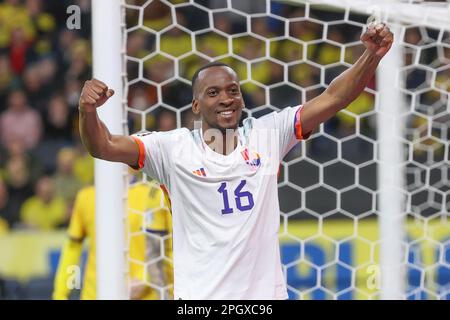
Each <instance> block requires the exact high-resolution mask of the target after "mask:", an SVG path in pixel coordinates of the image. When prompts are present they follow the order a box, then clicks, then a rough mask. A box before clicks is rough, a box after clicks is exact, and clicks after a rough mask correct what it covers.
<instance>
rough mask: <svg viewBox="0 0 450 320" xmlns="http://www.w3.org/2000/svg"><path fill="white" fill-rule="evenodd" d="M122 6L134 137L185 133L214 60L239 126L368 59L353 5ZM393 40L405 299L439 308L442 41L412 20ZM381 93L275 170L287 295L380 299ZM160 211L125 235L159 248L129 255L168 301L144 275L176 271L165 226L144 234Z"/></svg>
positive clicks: (445, 187)
mask: <svg viewBox="0 0 450 320" xmlns="http://www.w3.org/2000/svg"><path fill="white" fill-rule="evenodd" d="M123 7H124V11H125V13H126V18H125V21H126V26H125V28H126V32H125V33H126V39H127V41H126V43H125V47H126V48H125V50H126V53H125V54H126V60H125V61H126V71H127V77H128V80H127V85H126V89H127V91H126V92H127V106H126V110H127V121H128V125H129V131H130V133H134V132H138V131H142V130H150V131H153V130H162V131H164V130H171V129H174V128H176V127H180V126H186V127H188V128H192V127H193V121H194V120H195V117H194V115H193V113H192V112H191V101H192V93H191V87H190V79H191V77H192V75H193V73H194V72H195V70H196V69H197V68H198V67H199V66H201V65H202V64H204V63H206V62H208V61H216V60H218V61H224V62H226V63H229V64H230V65H232V66H233V67H234V68H235V70H236V71H237V73H238V76H239V78H240V80H241V86H242V90H243V94H244V99H245V102H246V109H245V112H244V116H245V117H247V116H254V117H259V116H261V115H263V114H266V113H267V112H271V111H273V110H280V109H282V108H284V107H286V106H294V105H298V104H301V103H304V102H306V101H307V100H310V99H312V98H313V97H315V96H317V95H319V94H320V93H321V92H323V90H324V89H325V88H326V87H327V85H328V84H329V83H330V82H331V80H332V79H334V78H335V77H336V76H338V75H339V74H340V73H341V72H342V71H344V70H345V69H346V68H348V67H349V66H351V64H352V63H354V62H355V61H356V59H357V58H358V57H359V56H360V55H361V54H362V52H363V51H364V46H363V45H362V43H361V42H360V41H359V37H360V35H361V32H362V31H363V30H364V28H365V25H366V22H367V19H368V16H367V15H364V14H359V13H357V12H353V11H351V10H350V9H348V8H340V7H330V6H323V5H316V4H310V3H308V2H305V1H296V2H295V3H294V2H278V1H266V0H259V1H254V0H252V1H240V0H228V1H226V0H209V1H208V0H194V1H176V0H173V1H168V0H167V1H166V0H155V1H152V0H150V1H139V0H134V1H133V0H127V1H124V3H123ZM400 30H401V32H400V34H397V35H396V42H397V43H399V44H401V46H402V49H403V58H404V66H403V67H401V68H399V70H398V76H399V79H404V81H403V82H402V83H404V85H402V87H399V88H398V90H401V92H402V95H403V96H404V99H405V104H406V108H405V112H404V114H403V115H402V120H403V121H402V123H403V124H404V125H405V127H406V134H405V136H404V137H399V138H400V139H401V141H402V144H403V149H404V161H403V162H402V163H401V164H399V170H404V174H405V181H406V184H405V186H404V189H403V193H404V195H405V204H404V210H405V211H404V212H403V215H404V218H405V219H404V221H405V223H404V228H405V231H406V238H405V239H404V240H403V245H404V250H403V251H404V256H403V257H402V258H401V259H402V261H403V263H404V265H405V269H406V277H405V278H406V279H405V288H406V290H405V295H404V297H405V298H408V299H436V298H444V299H447V298H450V266H449V263H450V240H449V239H450V223H449V221H448V212H449V209H450V182H449V179H450V171H449V166H448V164H449V160H450V159H449V143H448V138H449V136H448V135H449V115H450V113H449V109H450V104H449V99H448V97H449V89H450V80H449V79H450V66H449V60H450V34H449V32H448V31H446V30H444V29H439V28H431V27H425V26H423V25H411V24H403V25H401V28H400ZM379 85H380V84H378V83H376V81H375V79H374V80H373V81H371V82H370V83H369V85H368V87H367V88H366V89H365V91H364V92H363V93H362V94H361V95H360V96H359V97H358V98H357V99H356V100H355V101H354V102H353V103H352V104H351V105H350V106H349V107H347V108H346V109H345V110H343V111H341V112H339V113H338V114H337V116H336V117H334V118H333V119H331V120H330V121H328V122H326V123H324V124H322V125H321V126H320V128H318V129H317V130H316V131H315V132H314V133H313V134H312V136H311V137H310V138H309V139H308V140H306V141H302V142H300V143H299V144H298V145H297V146H296V147H294V149H293V150H292V151H291V152H290V153H289V154H288V155H287V156H286V158H285V159H284V161H283V162H282V165H281V170H280V178H279V198H280V209H281V230H280V244H281V254H282V262H283V266H284V270H283V271H284V274H285V276H286V281H287V284H288V291H289V297H290V298H291V299H376V298H379V297H380V287H379V271H378V270H379V269H378V267H377V266H378V263H379V250H380V242H379V227H378V215H379V207H378V196H379V190H380V188H382V187H383V181H380V182H378V181H377V174H378V172H379V169H380V168H379V166H380V163H379V161H378V156H377V118H378V117H377V111H378V109H379V105H378V104H379V102H378V101H379V97H378V93H377V87H379ZM395 107H396V106H392V108H395ZM143 180H144V181H147V184H148V183H149V182H148V180H147V178H145V177H144V179H143ZM150 184H151V183H150ZM152 188H154V185H153V187H152ZM162 206H163V202H160V205H158V206H155V205H154V206H153V208H150V210H148V211H146V212H140V213H135V215H136V216H138V217H140V218H139V219H138V220H140V221H141V222H140V223H141V227H140V228H138V229H137V231H136V230H134V232H131V233H130V239H131V238H132V237H133V236H134V237H141V238H143V237H144V234H146V237H148V238H149V237H150V238H152V239H157V241H160V240H161V241H160V242H159V246H158V250H156V251H153V252H151V253H150V255H151V257H148V256H147V258H143V257H141V258H136V257H134V258H133V257H130V261H131V265H132V267H131V268H133V265H134V267H135V268H137V269H140V271H139V272H140V274H141V276H139V277H138V278H139V281H140V282H143V283H146V284H148V285H149V286H150V287H151V288H152V289H153V290H155V291H157V292H158V293H160V295H159V298H161V297H167V294H164V296H162V292H163V291H167V290H168V289H169V288H170V287H171V284H170V273H169V276H166V277H157V276H155V277H153V276H152V275H151V274H150V275H149V273H151V271H148V270H147V269H148V268H147V267H148V266H149V265H156V264H158V263H165V264H166V267H167V266H169V268H170V263H167V261H169V260H170V252H168V248H169V247H170V243H169V241H170V226H169V225H167V226H164V225H163V226H161V230H162V229H164V228H165V227H166V228H167V230H168V235H165V236H163V237H162V238H161V237H159V236H158V233H148V232H146V231H145V228H150V229H151V226H150V227H149V225H151V223H152V222H151V221H150V220H151V219H153V215H152V214H151V212H152V211H154V210H156V209H157V208H161V207H162ZM145 216H147V217H148V219H147V220H145V219H143V217H145ZM142 221H145V222H142ZM168 224H169V223H168ZM141 240H142V239H141ZM145 259H147V261H145ZM162 278H165V280H164V281H163V282H161V281H162V280H161V279H162ZM154 279H157V280H154ZM139 281H138V282H139ZM169 291H170V290H169Z"/></svg>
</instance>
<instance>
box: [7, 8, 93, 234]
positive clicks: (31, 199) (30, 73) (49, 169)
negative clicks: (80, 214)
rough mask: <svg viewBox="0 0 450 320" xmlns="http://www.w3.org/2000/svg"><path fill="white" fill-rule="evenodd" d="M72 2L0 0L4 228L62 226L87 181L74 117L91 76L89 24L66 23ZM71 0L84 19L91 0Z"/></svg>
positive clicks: (89, 174)
mask: <svg viewBox="0 0 450 320" xmlns="http://www.w3.org/2000/svg"><path fill="white" fill-rule="evenodd" d="M71 2H72V1H51V3H50V2H48V1H42V0H27V1H21V0H5V1H2V2H1V3H0V66H1V67H0V225H2V226H3V229H6V228H9V229H14V228H35V229H41V230H50V229H53V228H58V227H63V226H65V225H66V224H67V222H68V219H69V214H70V209H71V205H72V203H73V200H74V197H75V194H76V192H77V191H78V189H79V188H80V187H81V186H83V185H86V184H90V183H92V181H93V160H92V158H90V156H88V155H87V154H86V152H85V150H84V148H83V147H82V145H81V144H80V139H79V134H78V125H77V105H78V97H79V93H80V90H81V87H82V84H83V82H84V81H85V80H87V79H89V78H90V76H91V55H90V50H91V44H90V41H89V37H90V29H89V27H90V24H89V23H85V26H84V27H83V28H82V29H80V30H69V29H67V27H66V19H67V14H66V9H67V7H68V6H69V5H70V4H72V3H71ZM78 5H79V6H80V8H81V13H82V14H81V19H82V20H85V19H87V17H89V14H90V12H89V10H90V1H79V2H78ZM0 229H2V228H1V227H0Z"/></svg>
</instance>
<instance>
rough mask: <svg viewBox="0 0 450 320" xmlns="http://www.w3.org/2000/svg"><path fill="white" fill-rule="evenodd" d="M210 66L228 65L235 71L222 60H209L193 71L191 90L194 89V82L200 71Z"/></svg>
mask: <svg viewBox="0 0 450 320" xmlns="http://www.w3.org/2000/svg"><path fill="white" fill-rule="evenodd" d="M212 67H228V68H230V69H231V70H233V71H234V72H236V71H235V70H234V69H233V68H232V67H231V66H229V65H228V64H226V63H224V62H220V61H213V62H209V63H207V64H205V65H203V66H201V67H200V68H198V69H197V71H195V73H194V75H193V77H192V82H191V86H192V91H193V92H194V91H195V89H194V88H195V83H196V82H197V79H198V75H199V73H200V72H201V71H203V70H205V69H208V68H212Z"/></svg>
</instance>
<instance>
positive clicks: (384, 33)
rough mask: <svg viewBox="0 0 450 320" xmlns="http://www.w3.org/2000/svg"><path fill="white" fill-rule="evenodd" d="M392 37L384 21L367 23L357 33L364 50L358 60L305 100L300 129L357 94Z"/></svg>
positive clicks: (311, 126)
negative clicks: (313, 95) (316, 94)
mask: <svg viewBox="0 0 450 320" xmlns="http://www.w3.org/2000/svg"><path fill="white" fill-rule="evenodd" d="M393 39H394V37H393V34H392V32H391V31H390V30H389V28H388V27H387V26H386V25H385V24H383V23H379V24H370V25H369V26H368V28H367V31H366V32H365V33H364V34H363V35H362V36H361V41H362V42H363V43H364V45H365V46H366V50H365V51H364V53H363V54H362V56H361V57H360V58H359V59H358V61H356V63H355V64H354V65H353V66H352V67H351V68H349V69H347V70H346V71H344V72H343V73H342V74H341V75H339V76H338V77H336V78H335V79H334V80H333V81H332V82H331V83H330V85H329V86H328V88H327V89H326V90H325V91H324V92H323V93H322V94H321V95H319V96H317V97H316V98H314V99H312V100H310V101H308V102H306V103H305V105H304V108H303V111H302V117H301V123H302V131H303V132H310V131H312V130H314V129H315V128H316V127H317V126H318V125H319V124H320V123H322V122H325V121H327V120H328V119H330V118H331V117H333V116H334V115H335V114H336V113H337V112H339V111H340V110H341V109H344V108H345V107H347V106H348V105H349V104H350V103H351V102H352V101H353V100H355V99H356V98H357V97H358V96H359V94H360V93H361V92H362V91H363V90H364V88H365V87H366V85H367V83H368V82H369V81H370V79H371V78H372V77H373V75H374V74H375V70H376V68H377V66H378V63H379V62H380V61H381V59H382V58H383V57H384V55H385V54H386V53H387V52H388V51H389V49H390V48H391V46H392V42H393Z"/></svg>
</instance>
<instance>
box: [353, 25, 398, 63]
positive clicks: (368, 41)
mask: <svg viewBox="0 0 450 320" xmlns="http://www.w3.org/2000/svg"><path fill="white" fill-rule="evenodd" d="M361 41H362V42H363V43H364V45H365V46H366V48H367V50H369V51H370V52H371V53H373V54H375V55H376V56H378V57H380V58H382V57H383V56H384V55H385V54H386V53H387V52H388V51H389V49H390V48H391V46H392V43H393V42H394V35H393V34H392V32H391V31H390V30H389V27H388V26H387V25H386V24H384V23H373V22H372V23H371V24H369V25H368V26H367V30H366V32H364V33H363V34H362V35H361Z"/></svg>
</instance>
